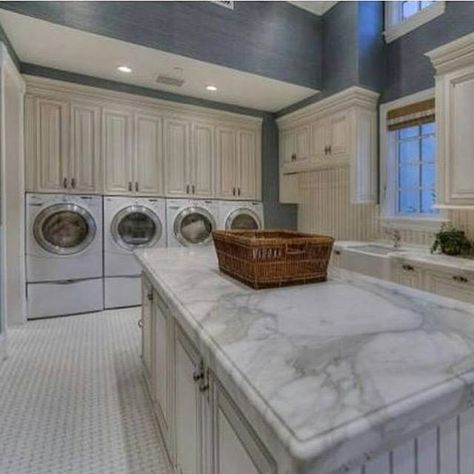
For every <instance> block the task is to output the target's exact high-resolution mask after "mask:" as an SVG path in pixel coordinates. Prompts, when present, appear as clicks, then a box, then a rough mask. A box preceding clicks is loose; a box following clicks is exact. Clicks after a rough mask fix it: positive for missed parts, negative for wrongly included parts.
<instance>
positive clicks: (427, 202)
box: [421, 189, 438, 214]
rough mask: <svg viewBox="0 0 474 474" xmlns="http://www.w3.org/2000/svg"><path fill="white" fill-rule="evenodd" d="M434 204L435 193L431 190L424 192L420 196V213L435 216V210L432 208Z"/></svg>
mask: <svg viewBox="0 0 474 474" xmlns="http://www.w3.org/2000/svg"><path fill="white" fill-rule="evenodd" d="M434 204H436V192H435V191H434V189H433V190H424V191H423V192H422V195H421V212H422V213H426V214H436V213H437V212H438V210H437V209H434V208H433V205H434Z"/></svg>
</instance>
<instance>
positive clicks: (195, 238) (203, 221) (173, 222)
mask: <svg viewBox="0 0 474 474" xmlns="http://www.w3.org/2000/svg"><path fill="white" fill-rule="evenodd" d="M217 219H218V205H217V202H216V201H211V200H204V199H202V200H201V199H167V200H166V221H167V224H168V246H169V247H196V246H205V245H209V244H211V243H212V231H213V230H216V229H217Z"/></svg>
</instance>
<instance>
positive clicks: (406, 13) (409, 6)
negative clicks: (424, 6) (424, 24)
mask: <svg viewBox="0 0 474 474" xmlns="http://www.w3.org/2000/svg"><path fill="white" fill-rule="evenodd" d="M417 11H418V2H417V1H416V2H414V1H408V2H403V3H402V18H409V17H410V16H412V15H414V14H415V13H416V12H417Z"/></svg>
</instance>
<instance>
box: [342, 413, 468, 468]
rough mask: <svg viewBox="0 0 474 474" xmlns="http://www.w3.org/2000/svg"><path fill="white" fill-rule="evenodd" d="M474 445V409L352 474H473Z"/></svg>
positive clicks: (377, 458) (368, 463)
mask: <svg viewBox="0 0 474 474" xmlns="http://www.w3.org/2000/svg"><path fill="white" fill-rule="evenodd" d="M473 446H474V408H470V409H469V410H466V411H464V412H463V413H461V414H459V415H457V416H455V417H453V418H450V419H448V420H446V421H444V422H442V423H440V424H439V425H438V426H436V427H434V428H432V429H430V430H429V431H426V432H424V433H422V434H421V435H419V436H417V437H416V438H414V439H410V440H408V441H407V442H406V443H405V444H403V445H401V446H398V447H396V448H395V449H393V450H392V451H391V452H389V453H385V454H382V455H380V456H378V457H376V458H374V459H372V460H370V461H367V462H366V463H365V464H364V465H363V466H362V467H359V468H355V469H352V470H350V471H348V474H472V472H473V466H474V451H473V449H472V447H473Z"/></svg>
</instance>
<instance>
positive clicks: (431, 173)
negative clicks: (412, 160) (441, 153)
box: [421, 163, 436, 189]
mask: <svg viewBox="0 0 474 474" xmlns="http://www.w3.org/2000/svg"><path fill="white" fill-rule="evenodd" d="M435 181H436V169H435V164H434V163H430V164H423V166H422V167H421V186H422V187H423V188H425V189H426V188H428V189H435V184H436V182H435Z"/></svg>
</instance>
